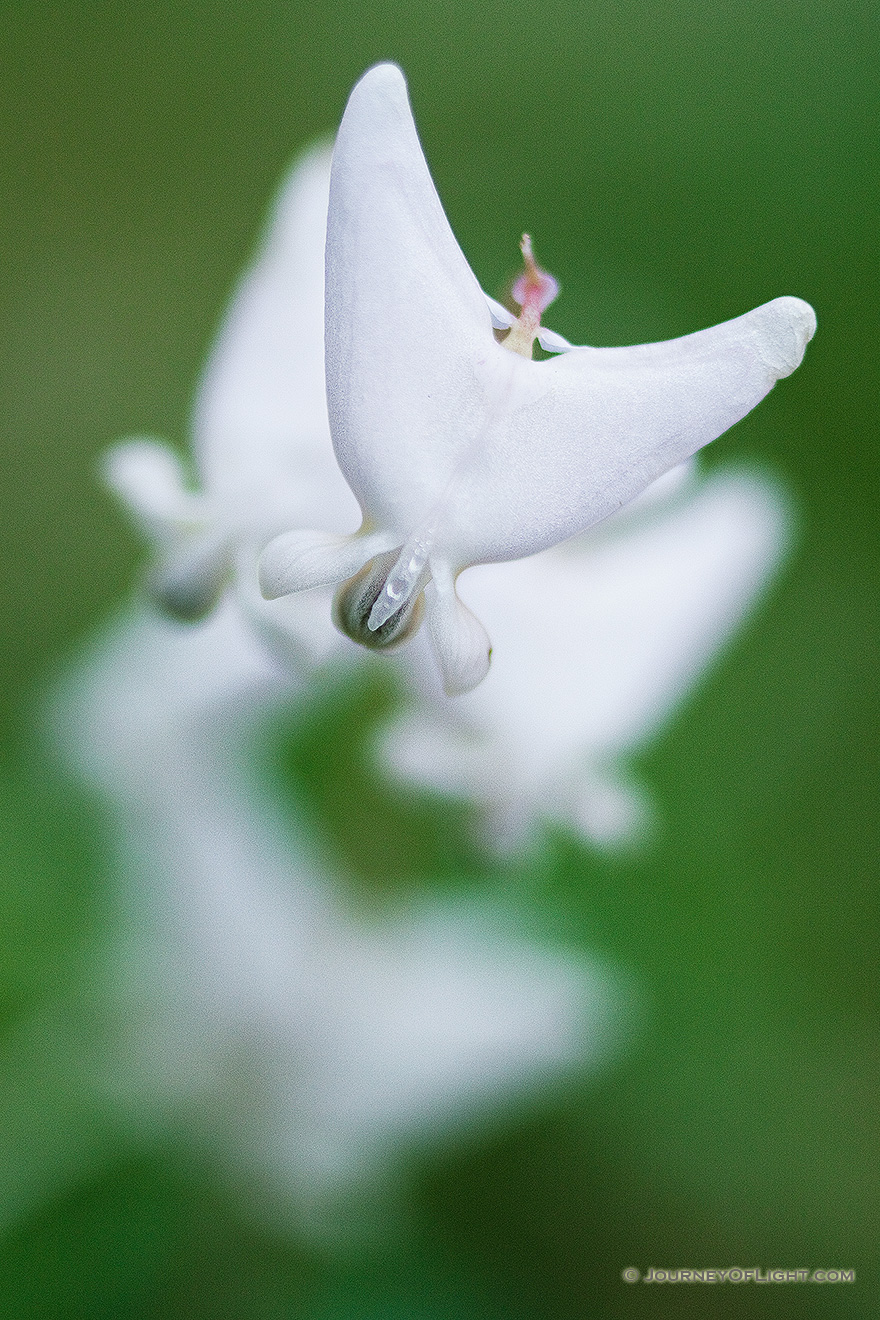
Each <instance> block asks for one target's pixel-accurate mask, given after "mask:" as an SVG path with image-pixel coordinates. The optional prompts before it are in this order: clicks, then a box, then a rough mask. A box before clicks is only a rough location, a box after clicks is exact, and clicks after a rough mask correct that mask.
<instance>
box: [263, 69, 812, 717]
mask: <svg viewBox="0 0 880 1320" xmlns="http://www.w3.org/2000/svg"><path fill="white" fill-rule="evenodd" d="M523 255H524V258H525V272H524V275H523V276H522V278H521V279H520V280H519V281H517V284H516V285H515V287H514V296H515V298H516V299H517V300H518V302H519V304H520V306H521V312H520V315H519V317H514V316H513V315H512V314H509V313H506V312H505V311H504V309H503V308H500V307H499V305H498V304H497V303H494V302H492V301H491V300H487V298H486V296H485V295H484V294H483V292H482V291H481V289H480V287H479V285H478V283H477V281H476V279H475V277H474V275H473V272H472V271H471V269H470V267H469V266H468V263H467V261H466V259H465V257H464V255H463V253H462V252H461V249H460V248H459V246H458V244H457V242H456V240H455V237H454V235H453V233H452V230H451V229H450V227H449V223H448V221H447V219H446V216H445V214H444V212H443V208H442V206H441V204H440V200H439V198H438V196H437V193H436V190H435V188H434V185H433V182H432V180H431V177H430V174H429V172H428V167H427V164H426V162H425V158H424V156H423V154H422V150H421V147H420V145H419V141H418V137H417V134H416V129H415V124H414V123H413V118H412V114H411V111H410V107H409V102H408V99H407V93H406V84H405V82H404V79H403V76H402V74H401V72H400V70H399V69H397V68H396V67H395V66H393V65H388V64H385V65H379V66H377V67H376V68H374V69H371V70H370V71H369V72H368V73H367V74H365V75H364V77H363V78H362V79H361V81H360V82H359V83H358V85H357V86H356V87H355V89H354V91H353V92H352V94H351V97H350V99H349V103H348V107H347V109H346V111H345V115H344V117H343V120H342V125H341V127H340V130H339V135H338V137H337V141H336V147H335V150H334V156H333V166H332V172H331V185H330V203H329V214H328V225H327V253H326V317H325V319H326V374H327V390H328V400H329V411H330V427H331V432H332V436H333V444H334V447H335V450H336V455H337V458H338V460H339V464H340V467H341V468H342V471H343V472H344V474H345V477H346V479H347V480H348V482H349V485H350V486H351V489H352V490H353V491H354V493H355V494H356V496H357V498H358V501H359V503H360V506H361V509H362V511H363V524H362V526H361V528H360V531H359V532H358V534H357V535H356V536H353V537H329V536H328V535H327V534H326V532H325V531H324V530H323V529H322V530H320V531H319V532H317V533H312V532H309V531H307V530H304V529H303V527H302V525H301V524H295V525H294V526H293V529H292V530H291V531H289V532H288V533H286V534H284V535H282V536H280V537H278V538H277V539H276V540H275V541H273V542H272V543H271V544H270V545H269V546H268V547H267V549H266V550H265V551H264V554H263V556H262V560H261V568H260V572H261V583H262V586H263V590H264V592H265V594H266V595H267V596H270V597H273V598H274V597H278V596H282V595H285V594H287V593H289V592H295V591H298V590H301V589H303V588H306V587H314V586H316V585H320V584H327V583H335V582H343V583H344V585H343V586H342V587H341V588H340V589H339V591H338V592H337V595H336V605H335V612H336V620H337V622H338V623H339V625H340V626H341V627H342V628H343V630H344V631H346V632H347V633H348V635H349V636H351V637H352V638H353V639H354V640H355V641H359V642H361V643H363V644H364V645H369V646H374V647H385V646H389V645H394V644H396V643H398V642H399V641H400V640H402V639H403V638H405V637H406V636H408V635H409V634H411V633H412V632H413V631H414V630H415V629H416V628H417V627H418V624H419V621H420V617H421V609H422V604H421V602H422V594H423V592H424V596H425V599H426V600H427V605H428V615H429V622H430V634H431V642H432V645H433V650H434V654H435V656H436V659H437V661H438V664H439V667H440V670H441V673H442V675H443V684H444V688H445V690H446V692H447V693H449V694H457V693H462V692H466V691H468V690H469V689H471V688H473V687H474V686H475V685H476V684H477V683H479V682H480V681H481V679H482V678H483V677H484V676H485V674H486V672H487V670H488V666H489V652H490V645H489V638H488V635H487V633H486V631H485V629H484V627H483V625H482V623H481V622H480V621H479V620H478V618H477V616H476V615H475V614H474V613H473V612H472V611H471V610H470V609H468V608H467V606H466V605H465V604H463V602H462V601H461V600H460V599H459V596H458V595H457V593H456V589H455V580H456V577H457V575H458V574H459V572H460V571H461V570H462V569H463V568H466V567H468V566H469V565H473V564H482V563H498V562H503V561H507V560H512V559H520V558H522V557H523V556H528V555H532V554H535V553H536V552H539V551H541V550H545V549H548V548H549V547H551V546H553V545H555V544H557V543H558V542H561V541H563V540H565V539H567V538H569V537H571V536H573V535H575V534H577V533H580V532H583V531H584V530H585V529H587V528H589V527H590V526H592V525H593V524H594V523H597V522H599V521H600V520H601V519H603V518H605V517H606V516H607V515H608V514H610V513H612V512H614V511H615V510H616V509H618V508H620V507H621V506H622V505H624V504H626V503H627V502H628V501H630V500H631V499H633V498H634V497H635V496H636V495H638V494H639V492H640V491H642V490H644V489H645V488H646V487H647V486H649V485H650V484H651V483H652V482H653V481H655V480H656V479H657V478H658V477H660V476H661V475H662V474H663V473H664V472H666V471H668V470H669V469H670V468H673V467H675V466H677V465H678V464H680V463H682V462H683V461H684V460H686V459H687V458H688V457H690V456H691V455H692V454H693V453H695V452H696V450H698V449H700V448H701V447H702V446H703V445H706V444H708V443H709V442H710V441H711V440H714V439H715V438H716V437H717V436H719V435H721V434H722V432H724V431H726V430H727V429H728V427H730V426H732V425H733V424H734V423H735V422H736V421H738V420H739V419H740V418H741V417H743V416H744V415H745V414H746V413H747V412H748V411H749V410H750V409H751V408H753V407H754V406H755V404H757V403H758V402H759V401H760V400H761V399H762V398H763V397H764V395H765V394H766V393H767V392H768V391H769V390H770V389H771V388H772V386H773V385H774V383H775V382H776V381H777V380H778V379H779V378H780V377H782V376H787V375H789V374H790V373H791V372H792V371H794V369H795V368H796V367H797V365H798V364H799V362H800V361H801V358H802V356H803V353H804V349H805V347H806V344H807V341H808V340H809V339H810V337H811V336H812V334H813V332H814V329H815V324H816V320H815V316H814V314H813V311H812V308H810V307H809V306H808V305H807V304H806V303H804V302H802V301H801V300H800V299H798V298H777V299H775V300H774V301H773V302H769V303H766V304H765V305H764V306H763V307H759V308H757V309H756V310H754V311H752V312H749V313H747V314H746V315H745V316H740V317H738V318H737V319H736V320H733V321H728V322H725V323H724V324H723V325H718V326H715V327H714V328H712V329H710V330H703V331H700V332H699V333H697V334H693V335H687V336H685V337H684V338H682V339H676V340H671V341H669V342H667V343H660V344H648V345H641V346H639V347H635V348H586V347H584V348H572V346H571V345H570V344H568V343H567V342H566V341H565V340H563V339H561V337H560V336H558V335H553V334H550V333H548V332H546V331H545V330H544V328H543V327H542V326H541V314H542V312H543V310H544V309H545V308H546V307H547V305H548V304H549V302H550V301H552V299H553V297H554V296H555V292H556V285H555V281H553V280H552V278H551V277H550V276H548V275H546V274H545V273H544V272H542V271H540V270H539V269H538V267H537V266H536V264H535V262H534V259H533V256H532V252H531V245H530V241H529V239H528V237H527V236H526V237H524V239H523ZM493 326H494V327H496V329H497V328H503V327H505V326H506V327H507V337H506V339H505V340H504V341H503V342H497V341H496V338H495V333H494V331H493ZM536 338H537V339H538V340H539V342H541V343H542V346H543V347H544V348H546V349H549V350H550V351H552V352H555V353H556V354H557V356H555V357H553V358H551V359H549V360H546V361H542V362H534V361H532V360H531V357H532V346H533V342H534V340H535V339H536ZM346 579H348V580H347V581H346ZM517 603H518V607H519V608H518V610H517V616H518V626H519V627H521V628H522V629H526V630H528V629H535V628H536V627H537V626H538V625H537V621H536V618H535V616H534V614H533V613H531V612H530V610H529V608H528V607H527V606H526V602H525V601H524V600H520V601H519V602H517Z"/></svg>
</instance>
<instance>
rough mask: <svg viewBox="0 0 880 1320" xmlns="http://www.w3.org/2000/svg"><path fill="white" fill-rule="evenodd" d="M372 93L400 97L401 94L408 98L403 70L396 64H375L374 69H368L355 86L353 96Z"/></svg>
mask: <svg viewBox="0 0 880 1320" xmlns="http://www.w3.org/2000/svg"><path fill="white" fill-rule="evenodd" d="M365 91H370V92H372V93H374V94H378V93H381V92H382V91H385V92H388V93H390V94H392V95H397V96H399V95H400V94H401V93H402V94H403V95H404V96H406V95H407V90H406V78H405V77H404V76H403V71H402V69H400V68H398V66H397V65H396V64H391V63H390V62H389V63H386V64H374V65H373V67H372V69H367V71H366V73H365V74H364V76H363V77H362V78H361V79H360V80H359V81H358V82H357V83H356V84H355V87H354V91H353V92H352V96H355V95H356V94H357V93H358V92H365Z"/></svg>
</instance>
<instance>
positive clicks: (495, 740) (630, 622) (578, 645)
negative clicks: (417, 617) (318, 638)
mask: <svg viewBox="0 0 880 1320" xmlns="http://www.w3.org/2000/svg"><path fill="white" fill-rule="evenodd" d="M672 480H677V483H678V484H677V489H670V488H669V482H670V481H672ZM651 495H652V498H653V501H654V502H653V505H651V504H649V503H648V501H647V498H646V497H642V500H641V501H640V506H639V508H636V507H631V508H628V509H627V510H625V511H624V513H623V514H619V515H616V517H615V518H613V519H609V521H608V522H607V523H606V524H603V526H602V527H601V528H597V529H596V530H595V532H593V533H592V534H587V535H585V536H583V537H580V538H576V539H574V540H572V541H569V542H567V543H566V544H565V545H562V546H558V547H556V548H555V549H552V550H547V551H545V552H544V553H543V554H540V555H535V556H534V557H532V558H530V559H525V560H518V561H516V562H513V563H509V564H502V565H497V566H494V567H492V568H487V567H478V568H474V569H471V570H470V571H469V572H467V573H466V574H465V575H464V576H463V578H462V582H461V592H462V596H463V597H464V599H465V600H466V602H467V603H468V605H469V607H470V608H471V609H473V610H474V611H475V612H476V613H478V614H479V615H480V617H481V618H484V619H486V621H487V623H488V625H489V627H490V629H491V631H492V635H493V636H494V637H495V638H496V639H497V642H498V649H497V655H496V659H495V660H494V661H493V664H492V668H491V670H490V672H489V675H488V677H487V678H486V680H485V682H483V683H481V684H480V686H479V687H478V688H477V689H476V690H475V691H473V692H470V693H468V694H467V695H465V696H463V697H460V698H459V699H458V700H456V701H449V700H448V699H447V698H446V697H445V696H444V694H443V692H442V690H441V688H440V685H439V682H438V681H437V678H436V673H435V670H434V667H433V666H432V665H431V664H430V662H429V657H427V656H426V655H425V656H423V657H422V663H421V664H414V663H412V662H410V663H409V664H407V665H406V666H405V667H402V672H403V674H404V677H405V679H406V680H407V681H408V682H409V683H410V686H411V690H412V692H413V702H412V704H411V706H410V708H409V709H408V710H407V711H405V712H402V713H400V714H399V715H398V716H397V717H396V718H395V720H394V722H393V723H392V725H391V726H390V728H388V729H387V730H386V731H385V733H384V735H383V739H382V743H381V752H382V756H383V759H384V761H385V763H386V764H387V765H388V766H390V768H391V769H392V771H393V773H395V774H396V775H398V776H400V777H402V778H404V779H405V780H407V781H409V782H416V783H418V784H421V785H422V786H426V787H430V788H432V789H434V790H436V791H440V792H446V793H452V794H457V795H459V796H463V797H468V798H470V799H472V800H474V801H476V802H477V803H479V804H480V806H481V807H482V810H483V822H484V825H485V837H486V839H487V841H488V842H489V843H490V844H491V845H493V846H494V847H496V848H498V849H500V850H502V851H504V850H507V849H510V848H513V847H515V846H518V845H520V844H522V843H523V842H524V840H525V838H526V836H527V834H528V832H529V831H530V830H531V829H532V828H533V827H534V825H535V824H536V822H537V820H539V819H540V818H542V817H543V818H544V819H548V820H556V821H562V822H564V823H565V824H567V825H569V826H573V827H574V828H575V830H577V831H579V832H580V833H581V834H583V835H584V836H585V837H586V838H587V839H589V840H590V841H591V842H593V843H595V844H598V845H600V846H611V845H615V844H620V843H623V842H625V841H630V840H633V839H634V838H635V837H637V836H638V835H639V834H640V833H641V831H642V830H643V828H644V826H645V824H646V823H647V817H648V814H649V806H648V802H647V799H646V795H645V793H644V792H643V790H642V789H641V788H640V787H639V785H638V784H637V783H635V782H634V781H633V780H632V778H631V776H630V773H629V770H628V768H627V765H626V762H627V760H628V758H631V757H632V755H633V754H634V753H636V752H637V751H639V750H640V749H641V748H643V747H644V745H645V744H646V742H647V741H648V740H649V739H650V738H651V737H653V736H655V735H656V733H657V731H658V730H659V729H660V728H662V726H663V725H664V724H665V723H666V722H668V720H669V719H670V717H671V716H672V715H673V713H674V712H675V711H676V710H677V708H678V707H679V705H680V704H681V702H682V701H683V699H684V697H685V696H686V694H687V693H688V692H689V691H690V690H691V689H692V687H693V685H694V683H695V681H696V680H697V679H698V678H699V676H700V674H701V673H702V672H703V671H704V669H705V668H706V666H707V665H708V664H709V663H710V661H711V660H712V659H713V658H714V657H715V656H716V655H717V654H718V652H719V651H720V650H721V649H722V648H723V646H724V644H725V643H726V642H727V641H728V640H729V639H730V637H731V636H732V634H733V633H734V631H735V630H736V628H737V627H738V626H739V625H740V623H741V622H742V619H743V616H744V615H745V613H746V612H747V610H748V609H749V607H750V606H751V605H752V604H753V603H754V601H755V600H756V598H757V597H758V596H759V594H760V593H761V591H762V589H763V588H764V587H765V586H766V585H767V583H768V582H769V580H770V579H771V578H772V576H773V574H774V572H775V571H776V569H777V567H778V564H779V562H780V558H781V556H782V553H783V551H784V548H785V546H786V543H787V540H788V521H789V520H788V509H787V502H786V500H785V499H784V497H783V496H782V494H781V492H780V490H779V488H778V486H777V485H776V483H774V482H773V481H771V480H770V479H769V478H768V477H766V476H762V475H757V474H751V473H749V472H747V471H740V470H737V469H735V468H731V469H727V470H724V469H722V470H720V471H717V472H715V473H714V474H712V475H711V476H709V477H708V478H707V479H705V480H703V481H701V482H700V481H697V480H696V478H695V477H694V475H693V473H687V472H684V471H681V470H678V471H676V473H674V474H673V473H670V477H669V478H668V479H667V488H666V489H665V490H664V489H663V488H662V485H661V483H657V488H656V489H654V488H652V490H651ZM624 515H625V517H624ZM524 618H527V619H528V620H529V626H528V627H524V626H523V619H524ZM423 649H425V648H423Z"/></svg>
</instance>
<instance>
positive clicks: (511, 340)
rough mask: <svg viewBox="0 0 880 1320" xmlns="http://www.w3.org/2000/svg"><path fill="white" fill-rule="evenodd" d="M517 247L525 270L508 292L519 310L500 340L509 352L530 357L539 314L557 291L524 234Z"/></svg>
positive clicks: (547, 305)
mask: <svg viewBox="0 0 880 1320" xmlns="http://www.w3.org/2000/svg"><path fill="white" fill-rule="evenodd" d="M519 247H520V251H521V252H522V255H523V265H524V266H525V270H524V271H523V273H522V275H520V276H518V277H517V279H516V280H515V281H514V285H513V289H512V294H513V300H514V302H516V303H519V305H520V307H521V308H522V311H521V312H520V314H519V317H518V318H517V320H516V321H515V322H514V324H513V325H512V326H511V327H510V333H509V334H508V335H506V336H505V338H504V339H502V341H501V342H502V343H503V345H504V347H505V348H509V349H510V350H511V352H512V353H519V354H520V356H521V357H526V358H531V356H532V348H533V346H534V343H535V339H536V338H537V336H538V331H539V330H540V329H541V313H542V312H543V311H545V310H546V308H548V307H549V306H550V304H551V303H552V302H553V299H554V298H555V297H556V295H557V294H558V293H559V285H558V284H557V283H556V280H554V278H553V276H552V275H548V274H547V272H546V271H545V270H541V268H540V267H539V266H538V264H537V262H536V261H535V257H534V254H533V252H532V240H531V238H530V237H529V235H528V234H523V236H522V242H521V243H520V245H519Z"/></svg>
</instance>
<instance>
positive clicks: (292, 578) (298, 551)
mask: <svg viewBox="0 0 880 1320" xmlns="http://www.w3.org/2000/svg"><path fill="white" fill-rule="evenodd" d="M391 549H393V538H391V537H390V536H389V535H388V534H387V533H382V532H378V533H374V534H372V535H367V536H336V535H334V533H332V532H318V531H311V530H308V531H307V530H304V529H302V530H301V529H296V530H294V531H292V532H284V533H282V535H281V536H276V537H275V540H274V541H270V542H269V544H268V545H267V546H266V548H265V550H264V551H263V553H262V555H261V556H260V564H259V576H260V590H261V591H262V593H263V595H264V597H265V598H266V600H276V599H277V598H278V597H279V596H286V595H288V594H289V593H290V592H293V591H305V590H307V589H308V588H309V587H325V586H328V585H330V584H332V583H336V582H342V581H344V579H345V578H348V577H351V576H352V574H353V573H357V572H358V570H359V569H361V568H363V566H364V564H365V563H366V562H367V560H368V559H372V558H373V556H374V555H377V554H381V553H382V552H383V551H385V550H391Z"/></svg>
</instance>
